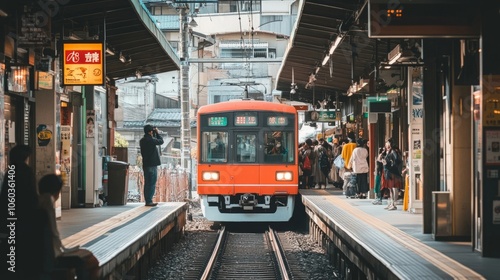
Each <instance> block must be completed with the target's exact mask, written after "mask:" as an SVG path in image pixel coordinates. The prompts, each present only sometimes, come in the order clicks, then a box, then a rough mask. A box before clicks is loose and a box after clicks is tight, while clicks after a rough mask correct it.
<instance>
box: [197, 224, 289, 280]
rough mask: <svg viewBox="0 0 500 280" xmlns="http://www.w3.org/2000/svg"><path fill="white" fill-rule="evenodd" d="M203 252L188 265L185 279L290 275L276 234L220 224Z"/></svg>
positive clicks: (275, 277) (270, 230)
mask: <svg viewBox="0 0 500 280" xmlns="http://www.w3.org/2000/svg"><path fill="white" fill-rule="evenodd" d="M207 241H208V242H206V244H207V250H206V252H207V254H205V255H204V256H200V257H199V258H200V260H199V261H196V262H195V263H196V265H195V266H193V267H191V269H190V271H191V273H190V275H189V276H188V277H187V278H189V279H203V280H208V279H213V280H215V279H273V280H274V279H283V280H288V279H294V278H293V275H291V274H292V273H291V271H293V270H292V269H291V268H290V267H289V265H288V261H287V258H286V256H285V251H284V250H283V248H282V246H281V243H280V240H279V237H278V234H277V233H276V232H275V231H274V230H273V229H272V228H269V229H268V230H267V231H265V232H264V233H262V232H260V233H255V232H254V233H248V232H246V233H241V232H229V231H228V230H227V229H226V228H225V227H222V228H221V230H220V231H219V232H218V234H217V235H215V234H214V235H213V236H212V237H211V238H210V240H207Z"/></svg>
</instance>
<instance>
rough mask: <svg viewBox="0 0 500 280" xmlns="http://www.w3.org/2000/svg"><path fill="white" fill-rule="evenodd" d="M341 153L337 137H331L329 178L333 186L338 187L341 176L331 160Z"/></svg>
mask: <svg viewBox="0 0 500 280" xmlns="http://www.w3.org/2000/svg"><path fill="white" fill-rule="evenodd" d="M341 153H342V146H341V145H340V144H339V139H338V138H333V145H332V169H330V179H331V180H332V183H333V185H334V186H335V187H337V188H338V187H340V184H341V183H342V178H340V175H339V169H338V168H337V167H336V166H335V164H333V161H334V160H335V159H336V158H337V156H339V155H340V154H341Z"/></svg>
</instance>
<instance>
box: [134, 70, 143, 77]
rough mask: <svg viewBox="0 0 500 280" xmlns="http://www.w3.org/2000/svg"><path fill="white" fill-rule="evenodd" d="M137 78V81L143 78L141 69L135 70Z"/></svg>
mask: <svg viewBox="0 0 500 280" xmlns="http://www.w3.org/2000/svg"><path fill="white" fill-rule="evenodd" d="M135 76H136V77H137V79H140V78H142V72H141V71H140V70H139V69H137V70H135Z"/></svg>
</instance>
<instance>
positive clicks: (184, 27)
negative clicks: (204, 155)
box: [180, 5, 191, 186]
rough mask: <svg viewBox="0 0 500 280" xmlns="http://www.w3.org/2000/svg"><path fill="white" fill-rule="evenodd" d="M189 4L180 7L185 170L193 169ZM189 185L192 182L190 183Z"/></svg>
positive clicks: (182, 163) (182, 134)
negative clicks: (191, 166)
mask: <svg viewBox="0 0 500 280" xmlns="http://www.w3.org/2000/svg"><path fill="white" fill-rule="evenodd" d="M188 10H189V8H188V7H187V5H185V6H183V7H182V8H181V9H180V22H181V26H180V33H181V34H180V35H181V45H180V53H181V79H180V83H181V115H182V119H181V142H182V147H181V148H182V150H181V167H182V169H183V170H187V171H191V169H190V159H191V124H190V119H189V111H190V108H189V107H190V104H189V49H188V43H189V40H188V39H189V29H188V28H189V26H188ZM189 186H191V184H190V183H189Z"/></svg>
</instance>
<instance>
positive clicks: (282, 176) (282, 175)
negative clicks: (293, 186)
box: [276, 171, 293, 181]
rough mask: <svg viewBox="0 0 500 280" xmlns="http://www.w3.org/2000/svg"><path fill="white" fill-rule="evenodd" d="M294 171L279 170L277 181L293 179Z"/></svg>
mask: <svg viewBox="0 0 500 280" xmlns="http://www.w3.org/2000/svg"><path fill="white" fill-rule="evenodd" d="M292 177H293V176H292V172H290V171H278V172H276V181H291V180H292Z"/></svg>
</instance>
